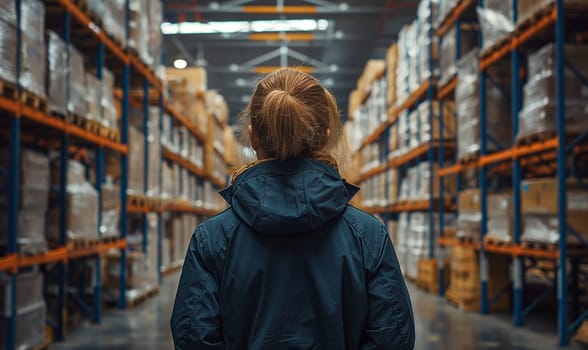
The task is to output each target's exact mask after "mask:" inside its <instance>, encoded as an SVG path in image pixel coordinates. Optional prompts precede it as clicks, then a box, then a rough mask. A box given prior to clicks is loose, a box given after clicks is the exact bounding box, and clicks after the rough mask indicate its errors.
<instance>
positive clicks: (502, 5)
mask: <svg viewBox="0 0 588 350" xmlns="http://www.w3.org/2000/svg"><path fill="white" fill-rule="evenodd" d="M476 10H477V12H478V21H479V23H480V28H481V29H482V38H483V40H482V42H483V43H484V47H483V49H486V48H489V47H492V45H494V44H496V43H498V42H499V41H500V40H502V39H503V38H506V37H508V35H509V34H510V33H512V31H513V30H514V23H513V6H512V2H509V1H504V0H486V1H484V7H478V8H477V9H476Z"/></svg>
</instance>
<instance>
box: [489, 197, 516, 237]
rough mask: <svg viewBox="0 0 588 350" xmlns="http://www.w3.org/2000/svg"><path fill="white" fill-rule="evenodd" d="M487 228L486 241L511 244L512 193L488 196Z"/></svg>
mask: <svg viewBox="0 0 588 350" xmlns="http://www.w3.org/2000/svg"><path fill="white" fill-rule="evenodd" d="M487 208H488V224H487V225H488V226H487V231H488V233H487V234H486V239H489V240H492V241H498V242H506V243H511V242H512V241H513V237H514V208H513V206H512V193H511V192H510V191H509V192H503V193H493V194H489V195H488V204H487Z"/></svg>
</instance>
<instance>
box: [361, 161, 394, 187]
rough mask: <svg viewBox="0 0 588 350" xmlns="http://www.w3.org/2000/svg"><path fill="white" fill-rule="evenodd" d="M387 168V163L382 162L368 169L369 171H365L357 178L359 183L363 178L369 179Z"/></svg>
mask: <svg viewBox="0 0 588 350" xmlns="http://www.w3.org/2000/svg"><path fill="white" fill-rule="evenodd" d="M387 169H388V164H382V165H379V166H377V167H374V168H373V169H370V170H369V171H367V172H366V173H365V174H363V175H361V177H360V178H359V182H360V183H361V182H364V181H365V180H367V179H369V178H370V177H372V176H376V175H378V174H381V173H383V172H384V171H386V170H387Z"/></svg>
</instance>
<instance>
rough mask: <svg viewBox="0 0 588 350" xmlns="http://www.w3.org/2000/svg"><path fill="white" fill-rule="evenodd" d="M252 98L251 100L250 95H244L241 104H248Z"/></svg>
mask: <svg viewBox="0 0 588 350" xmlns="http://www.w3.org/2000/svg"><path fill="white" fill-rule="evenodd" d="M250 98H251V96H249V95H243V96H241V102H243V103H248V102H249V99H250Z"/></svg>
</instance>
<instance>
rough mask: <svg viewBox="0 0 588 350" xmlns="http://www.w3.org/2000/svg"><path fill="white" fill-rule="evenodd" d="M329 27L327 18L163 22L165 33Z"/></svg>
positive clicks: (306, 29) (302, 30)
mask: <svg viewBox="0 0 588 350" xmlns="http://www.w3.org/2000/svg"><path fill="white" fill-rule="evenodd" d="M328 27H329V21H328V20H326V19H319V20H315V19H284V20H258V21H212V22H180V23H169V22H164V23H162V24H161V32H162V33H163V34H216V33H219V34H232V33H250V32H254V33H260V32H313V31H317V30H318V31H325V30H327V28H328Z"/></svg>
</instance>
